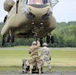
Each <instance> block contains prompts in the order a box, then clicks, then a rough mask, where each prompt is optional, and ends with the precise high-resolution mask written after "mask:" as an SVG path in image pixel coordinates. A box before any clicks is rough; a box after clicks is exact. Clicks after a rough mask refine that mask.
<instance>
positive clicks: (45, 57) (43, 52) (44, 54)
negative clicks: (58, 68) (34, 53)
mask: <svg viewBox="0 0 76 75" xmlns="http://www.w3.org/2000/svg"><path fill="white" fill-rule="evenodd" d="M43 46H44V47H43V48H42V49H41V53H40V56H42V61H43V64H44V62H46V63H47V65H48V68H49V71H50V70H51V64H50V60H51V54H50V49H49V48H48V47H47V43H43Z"/></svg>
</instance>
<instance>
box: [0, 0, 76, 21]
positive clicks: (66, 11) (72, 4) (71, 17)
mask: <svg viewBox="0 0 76 75" xmlns="http://www.w3.org/2000/svg"><path fill="white" fill-rule="evenodd" d="M4 1H5V0H0V22H3V19H4V16H5V15H7V12H6V11H5V10H4V9H3V3H4ZM53 16H54V17H55V18H56V21H57V22H69V21H76V0H59V3H58V4H57V5H55V6H54V7H53Z"/></svg>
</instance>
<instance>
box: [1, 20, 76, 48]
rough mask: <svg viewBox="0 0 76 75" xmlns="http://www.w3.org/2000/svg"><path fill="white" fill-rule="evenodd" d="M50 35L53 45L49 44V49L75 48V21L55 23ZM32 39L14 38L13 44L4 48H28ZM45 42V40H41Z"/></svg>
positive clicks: (8, 44)
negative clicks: (55, 25)
mask: <svg viewBox="0 0 76 75" xmlns="http://www.w3.org/2000/svg"><path fill="white" fill-rule="evenodd" d="M3 25H4V23H2V22H1V23H0V31H1V29H2V27H3ZM52 35H53V36H54V43H53V44H51V42H50V43H49V47H76V21H70V22H68V23H66V22H60V23H57V27H56V29H54V30H53V31H52ZM1 41H2V38H1V35H0V46H1ZM32 41H34V39H33V38H29V39H25V38H23V39H22V38H15V42H14V43H11V44H10V43H7V44H5V46H7V47H8V46H9V47H10V46H19V45H23V46H30V45H31V43H32ZM43 41H44V42H45V38H44V39H43Z"/></svg>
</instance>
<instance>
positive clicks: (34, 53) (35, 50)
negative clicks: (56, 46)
mask: <svg viewBox="0 0 76 75" xmlns="http://www.w3.org/2000/svg"><path fill="white" fill-rule="evenodd" d="M39 47H40V42H39V41H34V42H33V43H32V46H31V47H30V51H29V54H30V56H31V59H30V60H29V63H30V74H31V73H32V69H33V64H34V63H35V62H36V63H37V67H38V69H39V73H41V65H40V63H41V62H40V57H39V55H38V49H39Z"/></svg>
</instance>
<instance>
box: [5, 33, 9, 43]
mask: <svg viewBox="0 0 76 75" xmlns="http://www.w3.org/2000/svg"><path fill="white" fill-rule="evenodd" d="M9 41H10V34H8V35H7V37H6V42H9Z"/></svg>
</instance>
